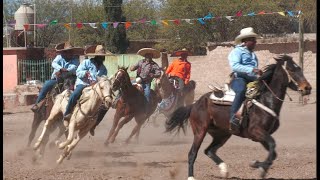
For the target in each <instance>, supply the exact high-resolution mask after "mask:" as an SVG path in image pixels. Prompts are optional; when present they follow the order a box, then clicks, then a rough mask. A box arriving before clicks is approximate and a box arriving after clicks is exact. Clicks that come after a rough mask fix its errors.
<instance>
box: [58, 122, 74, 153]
mask: <svg viewBox="0 0 320 180" xmlns="http://www.w3.org/2000/svg"><path fill="white" fill-rule="evenodd" d="M71 118H72V117H71ZM75 121H76V120H75V118H73V119H71V120H70V123H69V127H68V128H69V134H68V138H67V140H65V141H64V142H62V143H60V144H59V145H58V147H59V149H63V148H64V147H65V146H66V145H68V144H70V143H71V141H72V139H73V134H74V131H75V125H76V122H75Z"/></svg>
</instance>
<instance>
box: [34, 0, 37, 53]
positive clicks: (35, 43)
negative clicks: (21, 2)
mask: <svg viewBox="0 0 320 180" xmlns="http://www.w3.org/2000/svg"><path fill="white" fill-rule="evenodd" d="M33 8H34V10H33V11H34V15H33V43H34V44H33V45H34V47H36V46H37V36H36V20H37V18H36V1H35V0H34V2H33Z"/></svg>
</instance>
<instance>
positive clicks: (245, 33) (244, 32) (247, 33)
mask: <svg viewBox="0 0 320 180" xmlns="http://www.w3.org/2000/svg"><path fill="white" fill-rule="evenodd" d="M249 37H255V38H260V37H259V36H258V34H256V33H255V32H254V30H253V28H252V27H247V28H244V29H241V31H240V34H239V35H238V36H237V37H236V38H235V40H234V42H235V44H240V43H241V40H242V39H245V38H249Z"/></svg>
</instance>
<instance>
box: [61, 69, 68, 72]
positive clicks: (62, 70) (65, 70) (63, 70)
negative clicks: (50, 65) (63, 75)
mask: <svg viewBox="0 0 320 180" xmlns="http://www.w3.org/2000/svg"><path fill="white" fill-rule="evenodd" d="M60 71H61V72H68V70H67V69H66V68H61V69H60Z"/></svg>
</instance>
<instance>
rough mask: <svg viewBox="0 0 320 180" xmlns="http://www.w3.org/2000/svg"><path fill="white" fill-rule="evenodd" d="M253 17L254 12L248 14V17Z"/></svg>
mask: <svg viewBox="0 0 320 180" xmlns="http://www.w3.org/2000/svg"><path fill="white" fill-rule="evenodd" d="M254 15H256V14H255V13H254V12H251V13H249V14H248V16H254Z"/></svg>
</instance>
